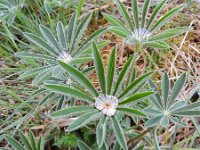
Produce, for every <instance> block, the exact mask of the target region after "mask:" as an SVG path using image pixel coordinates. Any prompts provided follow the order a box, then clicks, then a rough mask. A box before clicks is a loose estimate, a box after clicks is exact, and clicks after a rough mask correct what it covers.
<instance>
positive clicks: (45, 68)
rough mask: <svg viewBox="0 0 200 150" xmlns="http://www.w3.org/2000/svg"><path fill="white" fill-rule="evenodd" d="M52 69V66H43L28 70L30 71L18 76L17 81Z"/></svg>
mask: <svg viewBox="0 0 200 150" xmlns="http://www.w3.org/2000/svg"><path fill="white" fill-rule="evenodd" d="M52 68H53V66H43V67H38V68H34V69H30V70H27V71H25V72H24V73H22V74H20V76H19V78H18V79H25V78H28V77H32V76H35V75H36V74H39V73H41V72H42V71H44V70H48V71H50V70H51V69H52Z"/></svg>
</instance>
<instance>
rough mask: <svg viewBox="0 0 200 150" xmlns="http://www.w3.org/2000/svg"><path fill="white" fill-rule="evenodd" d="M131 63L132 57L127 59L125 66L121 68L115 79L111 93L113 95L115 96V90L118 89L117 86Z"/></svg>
mask: <svg viewBox="0 0 200 150" xmlns="http://www.w3.org/2000/svg"><path fill="white" fill-rule="evenodd" d="M132 61H133V56H131V57H129V59H128V61H127V62H126V64H125V65H124V66H123V68H122V70H121V72H120V74H119V76H118V79H117V82H116V84H115V88H114V91H113V95H115V94H116V92H117V90H118V89H119V86H120V84H121V82H122V80H123V78H124V76H125V74H126V73H127V70H128V68H129V67H130V66H131V64H132Z"/></svg>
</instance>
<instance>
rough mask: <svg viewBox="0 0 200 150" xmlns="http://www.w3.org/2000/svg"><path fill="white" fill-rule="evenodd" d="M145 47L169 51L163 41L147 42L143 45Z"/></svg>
mask: <svg viewBox="0 0 200 150" xmlns="http://www.w3.org/2000/svg"><path fill="white" fill-rule="evenodd" d="M144 44H145V45H146V46H148V47H151V48H158V49H169V48H170V46H169V45H168V44H167V43H166V42H164V41H148V42H145V43H144Z"/></svg>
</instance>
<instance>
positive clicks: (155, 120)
mask: <svg viewBox="0 0 200 150" xmlns="http://www.w3.org/2000/svg"><path fill="white" fill-rule="evenodd" d="M162 117H163V116H156V117H154V118H151V119H149V120H148V121H147V122H145V124H144V126H145V128H149V127H153V126H156V125H159V122H160V120H161V118H162Z"/></svg>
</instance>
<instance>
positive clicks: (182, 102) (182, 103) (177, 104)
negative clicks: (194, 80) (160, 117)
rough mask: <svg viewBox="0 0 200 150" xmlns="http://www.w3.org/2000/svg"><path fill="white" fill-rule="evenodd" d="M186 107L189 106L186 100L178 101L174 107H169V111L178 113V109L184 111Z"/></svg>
mask: <svg viewBox="0 0 200 150" xmlns="http://www.w3.org/2000/svg"><path fill="white" fill-rule="evenodd" d="M186 105H187V103H186V101H184V100H181V101H177V102H176V103H173V105H171V106H170V107H169V110H170V111H176V110H178V109H181V110H182V108H183V107H185V106H186Z"/></svg>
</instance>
